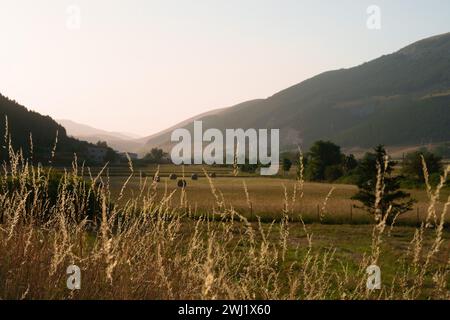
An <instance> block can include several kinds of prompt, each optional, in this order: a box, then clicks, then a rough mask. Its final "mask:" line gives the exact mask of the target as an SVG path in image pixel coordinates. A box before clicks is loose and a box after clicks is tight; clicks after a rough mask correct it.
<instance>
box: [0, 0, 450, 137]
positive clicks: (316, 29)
mask: <svg viewBox="0 0 450 320" xmlns="http://www.w3.org/2000/svg"><path fill="white" fill-rule="evenodd" d="M372 5H376V6H377V7H378V8H379V10H380V11H379V12H380V15H379V16H378V15H377V13H376V11H370V12H369V13H368V12H367V10H368V8H369V7H370V6H372ZM378 17H379V19H378ZM373 19H376V20H373ZM368 20H370V22H371V23H369V26H371V27H370V28H369V27H368V23H367V22H368ZM373 21H376V22H378V21H379V25H378V24H377V23H375V24H373ZM374 26H375V28H374ZM378 26H379V27H380V28H377V27H378ZM449 31H450V1H447V0H427V1H424V0H370V1H365V0H353V1H352V0H340V1H336V0H311V1H306V0H305V1H302V0H177V1H174V0H126V1H125V0H71V1H68V0H0V40H1V46H0V93H1V94H3V95H6V96H8V97H9V98H12V99H14V100H16V101H18V102H19V103H21V104H22V105H24V106H26V107H27V108H29V109H31V110H35V111H37V112H40V113H42V114H45V115H50V116H51V117H53V118H54V119H70V120H73V121H76V122H80V123H83V124H87V125H91V126H94V127H97V128H101V129H104V130H110V131H121V132H131V133H135V134H139V135H141V136H145V135H149V134H153V133H156V132H158V131H161V130H163V129H166V128H167V127H169V126H172V125H174V124H176V123H178V122H180V121H183V120H185V119H186V118H189V117H192V116H194V115H197V114H199V113H202V112H205V111H209V110H212V109H216V108H222V107H227V106H232V105H234V104H237V103H240V102H244V101H246V100H251V99H255V98H267V97H269V96H271V95H273V94H275V93H276V92H278V91H280V90H283V89H285V88H287V87H290V86H292V85H294V84H296V83H299V82H301V81H303V80H305V79H308V78H310V77H312V76H314V75H316V74H319V73H321V72H324V71H327V70H331V69H339V68H347V67H352V66H355V65H359V64H361V63H364V62H366V61H370V60H372V59H374V58H377V57H379V56H381V55H383V54H388V53H392V52H394V51H397V50H398V49H400V48H402V47H404V46H406V45H408V44H410V43H412V42H415V41H417V40H420V39H422V38H426V37H429V36H432V35H437V34H441V33H445V32H449Z"/></svg>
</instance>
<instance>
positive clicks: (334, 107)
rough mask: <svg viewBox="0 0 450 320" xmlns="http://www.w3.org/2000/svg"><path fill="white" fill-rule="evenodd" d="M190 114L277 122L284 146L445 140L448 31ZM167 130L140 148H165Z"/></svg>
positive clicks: (449, 135)
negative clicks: (260, 96)
mask: <svg viewBox="0 0 450 320" xmlns="http://www.w3.org/2000/svg"><path fill="white" fill-rule="evenodd" d="M304 63H307V61H305V62H304ZM195 119H196V120H202V121H203V127H204V130H206V129H207V128H218V129H221V130H224V129H226V128H244V129H247V128H255V129H258V128H268V129H270V128H279V129H280V143H281V146H282V148H284V149H289V148H294V147H295V146H296V145H298V144H300V145H302V146H303V147H304V148H308V147H309V146H310V145H311V144H312V143H314V141H316V140H319V139H322V140H325V139H326V140H331V141H334V142H335V143H338V144H340V145H342V146H343V147H346V148H369V147H372V146H375V145H377V144H380V143H382V144H385V145H387V146H402V145H420V144H425V143H436V142H443V141H450V33H447V34H442V35H439V36H435V37H431V38H427V39H424V40H421V41H418V42H416V43H414V44H412V45H409V46H407V47H405V48H403V49H401V50H399V51H397V52H395V53H392V54H388V55H384V56H382V57H380V58H378V59H375V60H373V61H370V62H367V63H364V64H362V65H359V66H356V67H353V68H349V69H340V70H334V71H329V72H325V73H322V74H319V75H317V76H315V77H313V78H311V79H308V80H306V81H303V82H301V83H299V84H297V85H294V86H292V87H290V88H288V89H286V90H283V91H281V92H278V93H277V94H275V95H273V96H271V97H269V98H267V99H260V100H253V101H248V102H244V103H241V104H239V105H236V106H233V107H229V108H225V109H221V110H219V111H218V112H215V113H213V114H206V115H203V116H198V117H195ZM180 127H183V128H187V129H189V130H191V132H192V128H193V121H188V122H187V123H186V121H185V122H183V123H181V124H179V125H177V126H175V127H173V128H172V129H175V128H180ZM171 131H172V130H166V131H164V132H161V133H160V134H157V135H153V136H151V137H148V138H147V142H146V144H145V147H144V148H145V149H147V150H148V149H149V148H151V147H155V146H158V147H163V148H165V149H168V148H169V147H170V146H171V143H170V132H171ZM141 140H142V139H141Z"/></svg>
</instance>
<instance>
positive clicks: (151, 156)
mask: <svg viewBox="0 0 450 320" xmlns="http://www.w3.org/2000/svg"><path fill="white" fill-rule="evenodd" d="M165 156H166V153H165V152H164V151H163V150H162V149H159V148H152V149H151V150H150V152H149V153H147V154H146V155H145V156H144V160H145V161H147V162H150V163H161V162H162V160H163V159H164V157H165Z"/></svg>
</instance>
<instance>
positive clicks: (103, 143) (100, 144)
mask: <svg viewBox="0 0 450 320" xmlns="http://www.w3.org/2000/svg"><path fill="white" fill-rule="evenodd" d="M96 146H97V147H99V148H108V143H107V142H106V141H97V143H96Z"/></svg>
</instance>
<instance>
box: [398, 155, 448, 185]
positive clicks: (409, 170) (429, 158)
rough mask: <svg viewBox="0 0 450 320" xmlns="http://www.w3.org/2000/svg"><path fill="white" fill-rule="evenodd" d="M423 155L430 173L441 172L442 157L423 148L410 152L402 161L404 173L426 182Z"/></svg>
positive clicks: (413, 178) (410, 177)
mask: <svg viewBox="0 0 450 320" xmlns="http://www.w3.org/2000/svg"><path fill="white" fill-rule="evenodd" d="M422 156H423V158H424V160H425V163H426V165H427V170H428V173H429V174H430V175H431V174H433V173H439V172H440V171H441V170H442V163H441V160H442V158H441V157H439V156H436V155H434V154H433V153H431V152H429V151H427V150H422V151H415V152H411V153H408V154H407V155H406V156H405V158H404V160H403V163H402V174H403V175H405V176H406V177H407V178H409V179H412V180H417V181H420V182H424V179H425V177H424V174H423V165H422Z"/></svg>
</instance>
